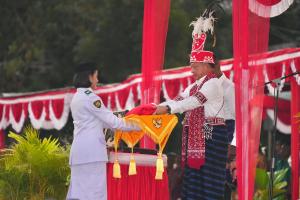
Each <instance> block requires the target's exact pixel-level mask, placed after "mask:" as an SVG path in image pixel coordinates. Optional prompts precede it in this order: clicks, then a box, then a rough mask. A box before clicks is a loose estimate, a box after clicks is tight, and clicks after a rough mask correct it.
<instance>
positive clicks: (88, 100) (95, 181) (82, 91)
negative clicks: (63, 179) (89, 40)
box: [67, 63, 140, 200]
mask: <svg viewBox="0 0 300 200" xmlns="http://www.w3.org/2000/svg"><path fill="white" fill-rule="evenodd" d="M97 76H98V70H97V69H96V65H95V64H94V63H83V64H81V65H79V67H78V69H77V73H76V74H75V76H74V86H75V87H76V88H77V91H76V93H75V95H74V97H73V99H72V102H71V112H72V117H73V120H74V121H73V123H74V139H73V143H72V147H71V152H70V159H69V164H70V167H71V182H70V186H69V191H68V195H67V200H106V199H107V188H106V162H107V160H108V158H107V150H106V142H105V138H104V134H103V129H104V128H110V129H121V130H124V131H130V130H140V128H139V127H137V126H135V125H133V124H128V123H126V122H125V121H124V120H123V119H121V118H118V117H116V116H115V115H114V114H113V113H112V112H111V111H110V110H108V109H107V108H106V107H105V106H104V105H103V102H102V100H101V98H100V97H99V96H97V95H96V94H95V93H94V92H93V90H94V89H96V86H97V83H98V78H97Z"/></svg>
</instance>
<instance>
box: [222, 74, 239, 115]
mask: <svg viewBox="0 0 300 200" xmlns="http://www.w3.org/2000/svg"><path fill="white" fill-rule="evenodd" d="M219 80H220V81H221V84H222V87H223V91H224V114H225V120H228V119H232V120H235V95H234V84H233V82H232V81H231V80H229V79H228V78H227V77H226V76H225V75H224V74H223V75H222V76H221V77H220V78H219Z"/></svg>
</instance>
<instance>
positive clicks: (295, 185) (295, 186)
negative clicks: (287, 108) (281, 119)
mask: <svg viewBox="0 0 300 200" xmlns="http://www.w3.org/2000/svg"><path fill="white" fill-rule="evenodd" d="M291 93H292V98H291V125H292V133H291V134H292V135H291V157H292V174H291V177H292V188H291V189H292V199H293V200H296V199H299V151H300V148H299V147H300V145H299V143H300V137H299V123H297V120H298V119H297V118H295V115H296V114H297V113H299V112H300V103H299V102H300V86H299V85H298V84H297V82H296V80H295V79H294V78H291Z"/></svg>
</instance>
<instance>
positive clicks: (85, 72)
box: [73, 62, 97, 88]
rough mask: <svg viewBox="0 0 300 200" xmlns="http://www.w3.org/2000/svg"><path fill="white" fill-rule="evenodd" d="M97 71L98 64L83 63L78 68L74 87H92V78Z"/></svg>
mask: <svg viewBox="0 0 300 200" xmlns="http://www.w3.org/2000/svg"><path fill="white" fill-rule="evenodd" d="M96 71H97V69H96V64H95V63H91V62H87V63H81V64H79V65H78V66H77V67H76V73H75V75H74V77H73V85H74V87H75V88H81V87H82V88H88V87H90V86H91V84H92V83H91V81H90V78H89V77H90V76H91V75H93V74H94V73H95V72H96Z"/></svg>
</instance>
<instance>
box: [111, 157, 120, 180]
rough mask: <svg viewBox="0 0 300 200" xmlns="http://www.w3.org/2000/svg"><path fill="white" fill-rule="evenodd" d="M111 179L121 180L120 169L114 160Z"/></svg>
mask: <svg viewBox="0 0 300 200" xmlns="http://www.w3.org/2000/svg"><path fill="white" fill-rule="evenodd" d="M113 177H114V178H121V167H120V164H119V161H118V160H115V162H114V167H113Z"/></svg>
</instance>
